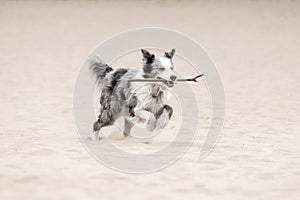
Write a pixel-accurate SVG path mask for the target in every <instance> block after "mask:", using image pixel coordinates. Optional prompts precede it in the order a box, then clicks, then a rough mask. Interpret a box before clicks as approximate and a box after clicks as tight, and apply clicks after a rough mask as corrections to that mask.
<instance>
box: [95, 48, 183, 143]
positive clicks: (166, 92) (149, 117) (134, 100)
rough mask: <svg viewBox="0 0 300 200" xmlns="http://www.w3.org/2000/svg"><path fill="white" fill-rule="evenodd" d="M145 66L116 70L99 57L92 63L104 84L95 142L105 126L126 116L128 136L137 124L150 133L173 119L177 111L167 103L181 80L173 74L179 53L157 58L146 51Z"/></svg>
mask: <svg viewBox="0 0 300 200" xmlns="http://www.w3.org/2000/svg"><path fill="white" fill-rule="evenodd" d="M141 52H142V55H143V64H142V65H141V66H140V67H138V68H136V69H123V68H121V69H116V70H113V69H112V68H111V67H110V66H108V65H107V64H105V63H104V62H102V61H101V60H100V59H99V58H98V57H96V58H94V59H93V60H92V61H91V63H90V69H91V71H92V73H93V74H94V75H95V77H96V79H97V83H98V84H99V85H101V88H102V89H101V96H100V104H101V109H100V114H99V117H98V120H97V121H96V122H95V123H94V126H93V134H92V140H93V141H96V140H98V139H99V131H100V129H101V128H102V127H105V126H110V125H113V124H114V122H115V121H116V119H118V118H119V117H121V116H122V117H124V119H125V125H124V127H125V128H124V131H123V133H124V135H130V130H131V128H132V127H133V126H134V125H139V126H142V127H144V128H146V129H147V130H149V131H156V130H160V129H162V128H164V127H165V126H166V125H167V123H168V122H169V119H170V118H171V116H172V113H173V109H172V107H171V106H169V105H168V104H167V102H168V100H169V98H170V95H171V93H170V88H171V87H173V86H174V82H175V81H176V79H177V77H176V74H175V72H174V71H173V69H174V66H173V62H172V58H173V56H174V53H175V50H174V49H172V51H170V52H166V53H165V55H164V56H163V57H158V58H156V57H155V55H154V54H151V53H150V52H148V51H147V50H145V49H142V50H141ZM147 78H151V79H161V80H162V81H163V82H155V83H154V82H152V83H151V82H129V81H128V80H129V79H147Z"/></svg>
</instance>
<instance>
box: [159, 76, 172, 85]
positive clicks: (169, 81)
mask: <svg viewBox="0 0 300 200" xmlns="http://www.w3.org/2000/svg"><path fill="white" fill-rule="evenodd" d="M156 78H157V79H159V80H161V81H162V82H163V83H164V84H165V85H166V86H168V87H173V86H174V85H175V83H174V81H171V80H166V79H164V78H161V77H159V76H158V77H156Z"/></svg>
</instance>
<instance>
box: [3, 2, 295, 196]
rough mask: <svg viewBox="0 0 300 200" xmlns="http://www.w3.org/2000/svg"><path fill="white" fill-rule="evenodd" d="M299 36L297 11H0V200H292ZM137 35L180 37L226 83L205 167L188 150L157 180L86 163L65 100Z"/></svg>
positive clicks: (124, 5)
mask: <svg viewBox="0 0 300 200" xmlns="http://www.w3.org/2000/svg"><path fill="white" fill-rule="evenodd" d="M299 24H300V2H299V1H209V2H208V1H203V2H200V1H154V2H148V1H116V2H111V1H103V2H101V1H99V2H98V1H33V0H32V1H0V89H1V90H0V92H1V98H0V110H1V116H0V155H1V160H0V199H2V200H11V199H30V200H33V199H49V200H50V199H51V200H55V199H66V200H67V199H118V200H119V199H131V200H133V199H138V200H140V199H151V200H152V199H297V196H298V198H299V196H300V147H299V141H300V136H299V131H300V126H299V124H298V123H299V119H300V117H299V111H300V109H299V108H300V103H299V97H300V93H299V91H298V89H299V87H300V81H299V78H300V76H299V74H300V69H299V67H300V60H299V58H300V37H299V35H300V26H299ZM144 26H155V27H163V28H169V29H174V30H177V31H180V32H182V33H184V34H186V35H188V36H189V37H191V38H193V39H194V40H196V41H197V42H199V43H200V44H201V45H202V46H203V47H204V48H205V49H206V50H207V52H208V53H209V55H210V56H211V58H212V59H213V60H214V62H215V63H216V65H217V68H218V70H219V72H220V74H221V76H222V79H223V82H224V87H225V92H226V100H227V105H226V109H227V110H226V121H225V126H224V129H223V132H222V136H221V138H220V140H219V143H218V144H217V146H216V148H215V149H214V151H213V152H212V153H211V154H210V155H209V156H208V157H206V158H205V159H204V160H198V155H199V149H200V146H199V145H194V146H193V147H192V148H191V149H190V151H189V152H188V153H187V154H185V155H184V156H183V157H182V158H181V159H180V160H178V161H177V162H176V163H175V164H174V165H172V166H170V167H168V168H166V169H164V170H161V171H158V172H156V173H152V174H146V175H130V174H122V173H119V172H116V171H113V170H111V169H108V168H106V167H104V166H102V165H101V164H100V163H99V162H97V161H96V160H94V159H93V158H92V157H91V156H90V155H89V154H88V153H87V152H86V151H85V149H84V148H83V146H82V145H81V143H80V139H79V137H78V135H77V133H76V131H75V125H74V123H73V115H72V95H73V86H74V82H75V81H76V75H77V73H78V71H79V69H80V66H81V63H82V62H83V61H84V59H85V58H86V57H87V56H88V54H89V52H90V51H91V50H93V49H94V48H95V46H96V45H97V44H99V43H101V42H103V41H104V40H105V39H107V38H109V37H111V36H112V35H114V34H117V33H119V32H121V31H126V30H128V29H132V28H137V27H144ZM134 62H136V61H134ZM177 69H180V67H179V68H177ZM187 75H189V74H187ZM201 84H202V83H201ZM199 87H201V86H199ZM204 89H205V88H204ZM201 93H203V101H201V98H202V96H200V98H199V99H200V100H199V104H201V105H202V107H203V110H202V111H201V112H202V113H203V114H202V113H200V114H199V115H201V116H202V117H203V116H204V117H203V120H204V124H205V123H207V122H208V120H209V118H208V117H205V116H209V114H208V113H209V105H208V104H209V101H208V99H207V97H206V96H207V91H202V92H199V94H201ZM171 129H172V128H171ZM171 129H168V130H167V132H169V133H170V131H171V132H172V130H171ZM206 129H207V126H205V125H203V126H201V127H200V128H199V130H200V133H199V134H200V137H198V139H199V140H200V141H199V144H200V143H201V139H203V138H204V136H205V133H206V132H205V130H206ZM117 143H118V144H121V145H123V146H124V147H125V148H127V149H139V148H143V149H147V145H149V146H151V144H145V143H141V144H140V143H138V142H132V141H128V140H118V142H117ZM158 143H159V138H157V139H156V140H155V141H152V146H153V145H154V146H155V144H158Z"/></svg>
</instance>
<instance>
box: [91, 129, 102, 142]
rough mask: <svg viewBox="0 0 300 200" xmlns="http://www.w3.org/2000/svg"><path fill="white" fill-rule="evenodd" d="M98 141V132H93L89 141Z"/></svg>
mask: <svg viewBox="0 0 300 200" xmlns="http://www.w3.org/2000/svg"><path fill="white" fill-rule="evenodd" d="M99 140H100V138H99V131H93V132H92V135H91V141H92V142H93V143H95V142H97V141H99Z"/></svg>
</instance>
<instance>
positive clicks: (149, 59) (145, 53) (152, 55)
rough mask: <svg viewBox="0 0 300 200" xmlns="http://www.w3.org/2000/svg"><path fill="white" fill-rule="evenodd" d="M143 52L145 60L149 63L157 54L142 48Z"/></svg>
mask: <svg viewBox="0 0 300 200" xmlns="http://www.w3.org/2000/svg"><path fill="white" fill-rule="evenodd" d="M141 52H142V54H143V60H144V61H145V62H146V63H147V64H148V63H153V61H154V58H155V55H154V54H151V53H149V51H147V50H145V49H142V50H141Z"/></svg>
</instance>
